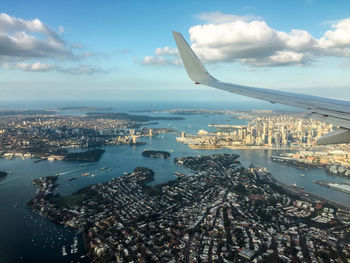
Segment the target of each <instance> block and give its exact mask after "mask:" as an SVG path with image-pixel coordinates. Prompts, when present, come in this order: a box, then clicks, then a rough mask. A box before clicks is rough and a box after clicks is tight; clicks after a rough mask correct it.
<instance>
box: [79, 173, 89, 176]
mask: <svg viewBox="0 0 350 263" xmlns="http://www.w3.org/2000/svg"><path fill="white" fill-rule="evenodd" d="M89 174H90V173H84V174H82V175H81V176H88V175H89Z"/></svg>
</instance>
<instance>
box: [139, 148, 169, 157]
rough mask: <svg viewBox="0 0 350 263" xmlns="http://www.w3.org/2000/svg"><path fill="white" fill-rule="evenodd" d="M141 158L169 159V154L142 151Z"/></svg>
mask: <svg viewBox="0 0 350 263" xmlns="http://www.w3.org/2000/svg"><path fill="white" fill-rule="evenodd" d="M142 156H144V157H150V158H161V159H169V158H170V153H168V152H165V151H154V150H144V151H143V152H142Z"/></svg>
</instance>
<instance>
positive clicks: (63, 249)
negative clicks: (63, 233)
mask: <svg viewBox="0 0 350 263" xmlns="http://www.w3.org/2000/svg"><path fill="white" fill-rule="evenodd" d="M67 255H68V254H67V251H66V247H65V246H63V247H62V256H67Z"/></svg>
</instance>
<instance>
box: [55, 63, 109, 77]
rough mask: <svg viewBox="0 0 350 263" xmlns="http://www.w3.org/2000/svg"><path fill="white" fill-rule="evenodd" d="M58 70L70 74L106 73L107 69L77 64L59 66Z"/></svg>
mask: <svg viewBox="0 0 350 263" xmlns="http://www.w3.org/2000/svg"><path fill="white" fill-rule="evenodd" d="M58 71H59V72H62V73H66V74H70V75H93V74H96V73H108V72H109V70H102V69H100V68H99V67H94V66H90V65H79V66H76V67H69V68H59V69H58Z"/></svg>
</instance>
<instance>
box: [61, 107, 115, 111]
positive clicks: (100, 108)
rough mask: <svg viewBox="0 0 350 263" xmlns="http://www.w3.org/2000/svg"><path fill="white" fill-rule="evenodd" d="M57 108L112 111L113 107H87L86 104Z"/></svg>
mask: <svg viewBox="0 0 350 263" xmlns="http://www.w3.org/2000/svg"><path fill="white" fill-rule="evenodd" d="M57 110H71V111H110V110H112V108H108V107H86V106H78V107H62V108H58V109H57Z"/></svg>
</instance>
